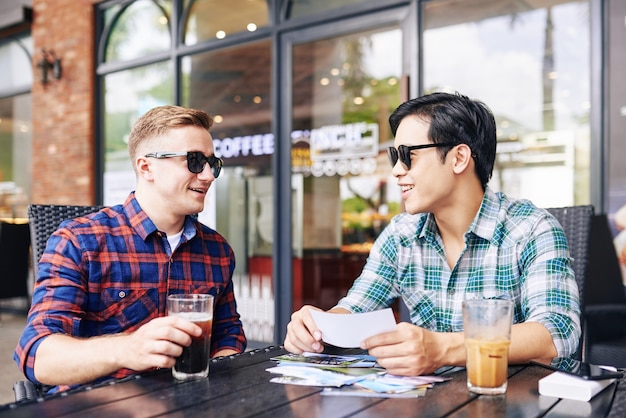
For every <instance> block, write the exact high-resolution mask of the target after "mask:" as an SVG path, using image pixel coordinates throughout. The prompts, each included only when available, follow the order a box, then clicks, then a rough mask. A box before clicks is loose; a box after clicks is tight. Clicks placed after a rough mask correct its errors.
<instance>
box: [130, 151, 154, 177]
mask: <svg viewBox="0 0 626 418" xmlns="http://www.w3.org/2000/svg"><path fill="white" fill-rule="evenodd" d="M135 168H136V171H137V175H138V176H139V177H141V178H142V179H144V180H146V181H152V180H153V178H154V175H153V173H152V164H151V163H150V160H149V159H148V158H146V157H144V156H143V155H142V156H139V157H137V158H135Z"/></svg>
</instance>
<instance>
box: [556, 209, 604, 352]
mask: <svg viewBox="0 0 626 418" xmlns="http://www.w3.org/2000/svg"><path fill="white" fill-rule="evenodd" d="M548 212H550V213H551V214H552V215H554V217H555V218H556V219H557V220H558V221H559V223H560V224H561V226H562V227H563V230H564V231H565V236H566V238H567V244H568V246H569V251H570V256H571V257H572V258H573V260H574V261H573V263H572V268H573V269H574V274H575V276H576V283H577V284H578V293H579V297H580V309H581V312H582V314H581V316H580V326H581V328H582V330H583V333H582V336H581V339H580V343H579V346H578V351H577V353H576V358H578V359H579V360H580V359H582V360H583V361H586V360H587V344H588V343H587V332H586V326H585V315H584V312H585V282H586V281H587V280H586V277H587V264H588V262H589V238H590V234H591V221H592V217H593V212H594V210H593V206H592V205H581V206H570V207H563V208H549V209H548Z"/></svg>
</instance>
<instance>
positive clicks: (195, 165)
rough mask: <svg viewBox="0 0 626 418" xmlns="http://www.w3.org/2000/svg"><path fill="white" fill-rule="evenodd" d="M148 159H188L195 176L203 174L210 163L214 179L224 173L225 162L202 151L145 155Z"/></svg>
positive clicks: (190, 169)
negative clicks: (205, 166) (206, 165)
mask: <svg viewBox="0 0 626 418" xmlns="http://www.w3.org/2000/svg"><path fill="white" fill-rule="evenodd" d="M145 157H147V158H150V157H152V158H158V159H162V158H172V157H187V169H188V170H189V171H191V172H192V173H194V174H200V173H202V170H204V165H205V164H206V163H209V167H211V170H212V171H213V177H215V178H217V177H218V176H219V175H220V172H221V171H222V166H223V165H224V162H223V161H222V160H221V159H220V158H217V157H216V156H215V155H209V156H208V157H206V156H205V155H204V154H203V153H201V152H200V151H189V152H167V151H166V152H150V153H148V154H146V155H145Z"/></svg>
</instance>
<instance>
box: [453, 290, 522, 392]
mask: <svg viewBox="0 0 626 418" xmlns="http://www.w3.org/2000/svg"><path fill="white" fill-rule="evenodd" d="M512 322H513V302H511V301H510V300H501V299H480V300H466V301H464V302H463V328H464V333H465V347H466V350H467V364H466V369H467V387H468V389H469V390H470V391H471V392H474V393H480V394H483V395H499V394H503V393H505V392H506V385H507V371H508V365H509V345H510V344H511V324H512Z"/></svg>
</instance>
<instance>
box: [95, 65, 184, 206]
mask: <svg viewBox="0 0 626 418" xmlns="http://www.w3.org/2000/svg"><path fill="white" fill-rule="evenodd" d="M171 68H172V66H171V63H169V62H163V63H159V64H153V65H149V66H146V67H139V68H135V69H132V70H126V71H120V72H117V73H112V74H109V75H107V76H106V77H105V79H104V92H105V109H106V113H105V115H104V147H105V154H104V204H105V205H113V204H118V203H120V202H123V201H124V199H125V198H126V196H127V195H128V193H129V192H130V191H131V190H133V189H134V184H135V175H134V173H133V169H132V166H131V163H130V159H129V157H128V147H127V145H128V144H127V141H128V134H129V133H130V128H131V126H132V125H133V123H134V122H135V121H136V120H137V118H139V116H141V115H143V114H144V113H146V112H147V111H148V110H150V109H152V108H153V107H155V106H161V105H166V104H172V103H173V97H172V91H173V86H172V83H173V75H172V70H171Z"/></svg>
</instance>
